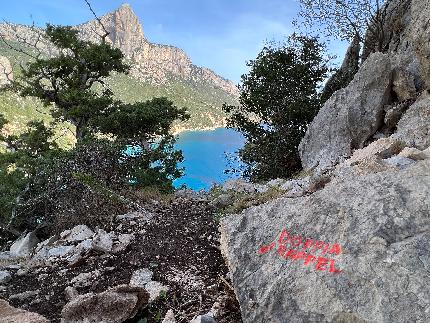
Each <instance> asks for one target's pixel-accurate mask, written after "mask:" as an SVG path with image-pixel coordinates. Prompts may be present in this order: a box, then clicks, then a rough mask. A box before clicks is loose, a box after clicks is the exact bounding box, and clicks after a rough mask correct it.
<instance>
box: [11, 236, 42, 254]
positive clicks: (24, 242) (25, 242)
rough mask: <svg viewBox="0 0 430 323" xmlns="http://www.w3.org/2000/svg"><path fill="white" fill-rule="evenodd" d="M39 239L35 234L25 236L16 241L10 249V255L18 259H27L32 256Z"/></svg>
mask: <svg viewBox="0 0 430 323" xmlns="http://www.w3.org/2000/svg"><path fill="white" fill-rule="evenodd" d="M39 241H40V240H39V239H38V238H37V237H36V233H35V232H30V233H28V234H23V235H22V236H21V237H20V238H19V239H18V240H16V241H15V242H14V243H13V245H12V246H11V247H10V254H11V255H12V256H17V257H25V256H28V255H30V253H31V252H32V251H33V249H34V247H35V246H36V245H37V244H38V243H39Z"/></svg>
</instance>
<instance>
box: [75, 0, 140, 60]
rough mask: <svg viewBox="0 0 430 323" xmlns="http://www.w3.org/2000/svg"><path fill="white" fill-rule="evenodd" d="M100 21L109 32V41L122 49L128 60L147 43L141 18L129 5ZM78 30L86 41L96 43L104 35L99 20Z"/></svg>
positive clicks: (79, 27) (81, 26) (122, 6)
mask: <svg viewBox="0 0 430 323" xmlns="http://www.w3.org/2000/svg"><path fill="white" fill-rule="evenodd" d="M100 20H101V22H102V23H103V26H104V27H105V28H106V30H107V31H108V32H109V36H108V41H110V42H111V43H112V45H114V46H115V47H118V48H121V50H122V52H123V53H124V54H125V56H126V57H127V58H132V57H133V56H134V54H135V53H136V52H137V51H138V50H139V49H141V48H142V47H143V44H144V43H147V41H146V39H145V35H144V33H143V27H142V25H141V23H140V21H139V18H138V17H137V16H136V14H135V13H134V11H133V9H132V8H131V7H130V5H129V4H127V3H125V4H123V5H121V7H119V8H118V9H116V10H115V11H113V12H110V13H108V14H106V15H104V16H102V17H100ZM78 29H79V31H80V32H81V34H82V36H83V37H84V38H85V39H87V40H90V41H94V42H98V41H100V37H99V35H103V34H104V30H103V27H102V26H101V25H100V23H99V22H98V21H97V20H91V21H89V22H87V23H84V24H82V25H80V26H78ZM94 31H95V32H94Z"/></svg>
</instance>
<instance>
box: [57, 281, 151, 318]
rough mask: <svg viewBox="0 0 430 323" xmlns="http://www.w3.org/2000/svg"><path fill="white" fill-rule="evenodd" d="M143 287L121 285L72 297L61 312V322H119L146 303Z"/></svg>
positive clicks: (135, 312)
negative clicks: (100, 291) (101, 291)
mask: <svg viewBox="0 0 430 323" xmlns="http://www.w3.org/2000/svg"><path fill="white" fill-rule="evenodd" d="M148 299H149V294H148V293H147V292H146V291H145V289H144V288H140V287H131V286H128V285H121V286H117V287H115V288H112V289H110V290H107V291H105V292H103V293H99V294H94V293H88V294H84V295H80V296H76V297H74V298H73V299H72V300H71V301H70V302H69V303H67V304H66V305H65V306H64V308H63V310H62V312H61V316H62V322H64V323H66V322H67V323H72V322H76V323H78V322H85V323H92V322H93V323H98V322H104V323H121V322H124V321H125V320H127V319H128V318H133V317H134V316H135V315H136V314H137V312H138V311H139V309H141V308H142V307H144V306H145V305H147V304H148Z"/></svg>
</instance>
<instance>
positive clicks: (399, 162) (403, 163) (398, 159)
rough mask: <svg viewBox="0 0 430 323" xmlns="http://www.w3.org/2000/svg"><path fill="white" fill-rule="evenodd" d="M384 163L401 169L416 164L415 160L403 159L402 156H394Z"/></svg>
mask: <svg viewBox="0 0 430 323" xmlns="http://www.w3.org/2000/svg"><path fill="white" fill-rule="evenodd" d="M384 162H385V163H387V164H389V165H392V166H396V167H398V168H401V169H403V168H406V167H408V166H410V165H413V164H415V160H413V159H410V158H406V157H402V156H394V157H391V158H387V159H384Z"/></svg>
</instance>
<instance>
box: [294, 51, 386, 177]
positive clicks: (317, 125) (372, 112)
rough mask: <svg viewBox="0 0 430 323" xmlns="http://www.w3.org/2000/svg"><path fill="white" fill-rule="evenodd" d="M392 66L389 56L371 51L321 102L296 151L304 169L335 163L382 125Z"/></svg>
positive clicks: (349, 153) (356, 147) (361, 145)
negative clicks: (347, 81)
mask: <svg viewBox="0 0 430 323" xmlns="http://www.w3.org/2000/svg"><path fill="white" fill-rule="evenodd" d="M392 74H393V66H392V63H391V59H390V57H389V55H387V54H382V53H374V54H372V55H371V56H370V57H369V58H368V59H367V60H366V62H365V63H364V64H363V65H362V67H361V68H360V71H359V72H358V73H357V74H356V75H355V77H354V79H353V81H352V82H351V83H350V84H349V85H348V86H347V87H346V88H344V89H341V90H339V91H337V92H335V93H334V94H333V96H332V97H331V98H330V99H329V100H328V101H327V102H326V103H325V104H324V106H323V107H322V108H321V110H320V112H319V113H318V115H317V116H316V117H315V119H314V120H313V122H312V123H311V125H310V126H309V128H308V130H307V132H306V135H305V137H304V138H303V139H302V141H301V143H300V146H299V152H300V158H301V160H302V165H303V168H304V169H305V170H309V169H312V168H315V167H318V168H320V169H324V168H328V167H331V166H333V165H335V164H336V163H337V162H339V161H340V160H341V159H342V158H344V157H349V156H351V154H352V152H353V150H354V149H359V148H362V147H363V146H364V143H365V142H366V141H367V140H368V139H369V138H370V137H371V136H372V135H373V134H374V133H375V132H376V131H377V129H378V128H379V127H380V126H381V125H382V123H383V119H384V106H385V105H386V104H388V103H390V100H391V89H392Z"/></svg>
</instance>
